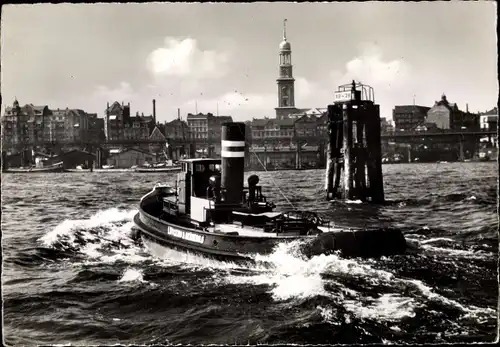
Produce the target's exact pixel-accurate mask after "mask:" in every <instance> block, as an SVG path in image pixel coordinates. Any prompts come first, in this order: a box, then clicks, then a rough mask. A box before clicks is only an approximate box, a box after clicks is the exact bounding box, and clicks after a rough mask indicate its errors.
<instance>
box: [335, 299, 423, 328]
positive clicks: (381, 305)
mask: <svg viewBox="0 0 500 347" xmlns="http://www.w3.org/2000/svg"><path fill="white" fill-rule="evenodd" d="M344 306H345V308H346V309H347V310H348V311H350V312H352V313H354V314H355V315H356V316H357V317H359V318H370V319H376V320H378V321H397V320H401V319H402V318H405V317H414V316H415V312H414V311H413V310H414V308H415V307H416V306H417V304H416V302H415V300H414V299H412V298H407V297H402V296H400V295H398V294H384V295H382V296H381V297H379V298H378V299H376V300H374V301H372V302H371V303H370V304H368V305H364V304H363V303H362V302H361V301H359V300H347V301H345V302H344Z"/></svg>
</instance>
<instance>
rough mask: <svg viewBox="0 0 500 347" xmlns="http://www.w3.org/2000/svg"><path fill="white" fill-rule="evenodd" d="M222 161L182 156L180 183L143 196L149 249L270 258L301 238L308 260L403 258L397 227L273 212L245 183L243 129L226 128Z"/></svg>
mask: <svg viewBox="0 0 500 347" xmlns="http://www.w3.org/2000/svg"><path fill="white" fill-rule="evenodd" d="M221 145H222V147H221V148H222V151H221V158H220V159H213V158H203V159H184V160H181V161H180V164H181V172H179V173H178V177H177V181H176V183H175V185H167V184H157V185H156V186H155V187H154V188H153V189H152V190H151V191H150V192H149V193H147V194H146V195H144V196H143V197H142V198H141V201H140V203H139V212H138V213H137V214H136V215H135V216H134V224H135V228H134V232H135V236H137V237H141V238H142V240H143V241H144V242H145V244H151V243H152V244H154V246H155V248H156V249H157V246H159V247H160V248H161V247H165V248H176V249H182V250H187V251H193V252H196V253H202V254H203V255H206V256H209V257H215V258H223V259H232V260H237V259H246V260H249V259H251V258H252V255H254V254H270V253H272V251H273V249H274V248H275V247H276V246H277V245H278V244H280V243H283V242H291V241H296V240H300V241H303V242H300V244H301V250H302V251H303V253H304V255H306V256H309V257H311V256H314V255H318V254H328V253H331V252H336V251H339V252H340V253H341V255H343V256H366V257H372V256H375V257H377V256H382V255H394V254H400V253H404V252H405V250H406V241H405V239H404V236H403V235H402V233H401V231H399V230H387V229H378V230H341V229H339V228H336V227H335V226H334V225H333V223H331V222H330V221H325V220H323V219H322V218H320V217H319V216H318V215H317V214H316V213H314V212H312V211H297V210H294V211H284V212H278V211H275V208H276V206H275V204H274V203H273V202H271V201H268V200H267V198H266V196H265V195H264V194H263V193H262V187H261V186H259V177H258V176H257V175H251V176H250V177H248V182H247V186H246V187H245V186H244V167H245V165H244V160H245V150H246V143H245V124H244V123H225V124H223V125H222V143H221Z"/></svg>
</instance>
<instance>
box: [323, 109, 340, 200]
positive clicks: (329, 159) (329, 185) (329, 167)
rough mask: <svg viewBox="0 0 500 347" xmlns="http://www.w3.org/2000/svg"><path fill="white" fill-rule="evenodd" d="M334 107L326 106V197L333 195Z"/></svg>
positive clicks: (335, 125)
mask: <svg viewBox="0 0 500 347" xmlns="http://www.w3.org/2000/svg"><path fill="white" fill-rule="evenodd" d="M334 112H335V111H334V107H333V105H329V106H328V111H327V114H328V146H327V154H326V174H325V191H326V199H327V200H328V199H330V197H332V198H333V197H334V196H333V175H334V160H335V159H336V158H335V145H336V142H337V139H336V136H337V122H336V121H335V120H334Z"/></svg>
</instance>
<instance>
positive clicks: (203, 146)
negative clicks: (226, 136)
mask: <svg viewBox="0 0 500 347" xmlns="http://www.w3.org/2000/svg"><path fill="white" fill-rule="evenodd" d="M232 121H233V118H232V117H231V116H214V115H213V114H212V113H207V114H203V113H198V114H191V113H188V115H187V124H188V128H189V136H190V143H191V144H193V145H194V146H195V147H196V153H198V155H200V156H208V157H213V156H217V155H218V154H220V151H221V148H220V140H221V127H222V124H223V123H226V122H232Z"/></svg>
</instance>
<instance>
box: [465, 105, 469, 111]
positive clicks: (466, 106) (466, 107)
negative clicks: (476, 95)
mask: <svg viewBox="0 0 500 347" xmlns="http://www.w3.org/2000/svg"><path fill="white" fill-rule="evenodd" d="M465 112H467V113H469V104H465Z"/></svg>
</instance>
